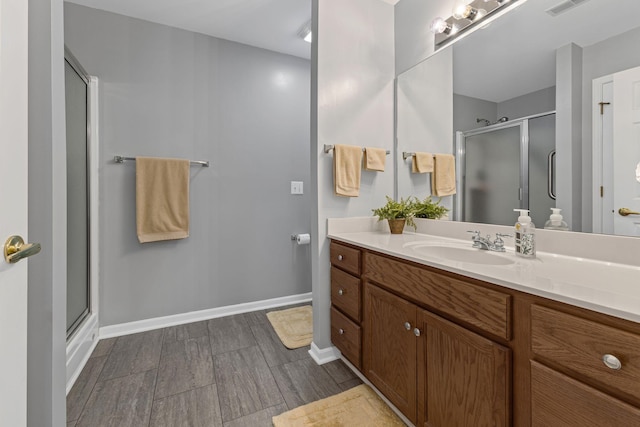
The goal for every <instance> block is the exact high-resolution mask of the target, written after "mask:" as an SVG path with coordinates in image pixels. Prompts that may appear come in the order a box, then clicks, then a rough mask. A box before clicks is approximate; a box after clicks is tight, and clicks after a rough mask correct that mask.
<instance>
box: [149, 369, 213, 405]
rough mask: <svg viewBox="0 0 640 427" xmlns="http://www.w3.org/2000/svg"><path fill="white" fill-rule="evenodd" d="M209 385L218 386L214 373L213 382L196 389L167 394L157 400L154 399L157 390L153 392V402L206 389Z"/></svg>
mask: <svg viewBox="0 0 640 427" xmlns="http://www.w3.org/2000/svg"><path fill="white" fill-rule="evenodd" d="M210 385H215V386H217V385H218V383H217V382H216V378H215V372H214V375H213V382H210V383H207V384H202V385H198V386H197V387H192V388H189V389H187V390H182V391H177V392H173V393H171V394H167V395H166V396H162V397H158V398H156V394H157V390H154V393H153V401H154V402H155V401H157V400H162V399H166V398H167V397H171V396H176V395H178V394H182V393H187V392H189V391H193V390H197V389H200V388H204V387H208V386H210Z"/></svg>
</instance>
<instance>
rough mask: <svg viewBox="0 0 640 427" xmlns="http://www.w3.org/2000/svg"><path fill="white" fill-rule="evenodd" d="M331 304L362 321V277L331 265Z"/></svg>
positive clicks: (354, 318) (357, 320)
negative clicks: (359, 277)
mask: <svg viewBox="0 0 640 427" xmlns="http://www.w3.org/2000/svg"><path fill="white" fill-rule="evenodd" d="M331 304H333V305H334V306H336V307H337V308H339V309H340V310H341V311H342V312H343V313H345V314H346V315H347V316H349V317H351V318H352V319H353V320H355V321H356V322H358V323H360V320H361V317H360V279H358V278H357V277H354V276H352V275H350V274H348V273H345V272H344V271H342V270H339V269H337V268H335V267H331Z"/></svg>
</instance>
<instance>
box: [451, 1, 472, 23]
mask: <svg viewBox="0 0 640 427" xmlns="http://www.w3.org/2000/svg"><path fill="white" fill-rule="evenodd" d="M477 13H478V9H474V8H473V7H472V6H471V5H469V4H466V3H464V2H458V3H456V4H455V6H454V7H453V13H452V14H453V17H454V18H456V19H469V20H473V19H474V18H475V17H476V14H477Z"/></svg>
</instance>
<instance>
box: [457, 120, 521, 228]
mask: <svg viewBox="0 0 640 427" xmlns="http://www.w3.org/2000/svg"><path fill="white" fill-rule="evenodd" d="M521 130H522V124H517V123H516V124H514V125H513V126H510V127H503V128H500V129H491V130H490V129H487V130H484V129H482V130H478V131H474V132H465V134H464V135H462V134H459V135H458V138H463V147H464V149H463V150H464V161H463V165H461V166H462V186H461V187H462V194H461V195H460V196H461V197H462V198H463V203H462V206H461V209H460V210H459V212H460V214H461V219H462V221H467V222H478V223H484V224H499V225H513V223H514V222H515V219H516V214H515V213H514V212H513V209H514V208H518V207H522V206H521V204H522V202H521V200H526V198H525V197H524V194H523V191H524V189H523V190H521V189H522V188H523V187H522V173H521V163H522V156H523V153H522V148H521V147H522V145H523V144H521V142H522V141H521V135H522V132H521Z"/></svg>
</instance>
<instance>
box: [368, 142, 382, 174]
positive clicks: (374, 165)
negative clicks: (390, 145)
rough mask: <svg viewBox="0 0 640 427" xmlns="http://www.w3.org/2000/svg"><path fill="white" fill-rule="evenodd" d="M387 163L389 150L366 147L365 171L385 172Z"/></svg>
mask: <svg viewBox="0 0 640 427" xmlns="http://www.w3.org/2000/svg"><path fill="white" fill-rule="evenodd" d="M386 161H387V150H385V149H384V148H373V147H366V148H365V149H364V169H365V170H368V171H377V172H384V164H385V162H386Z"/></svg>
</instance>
